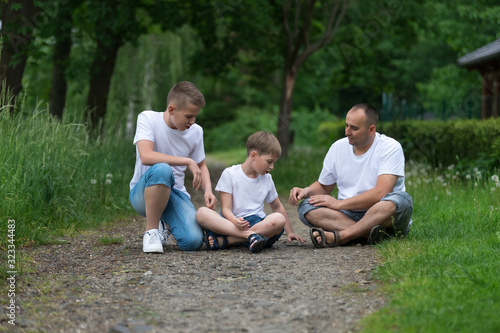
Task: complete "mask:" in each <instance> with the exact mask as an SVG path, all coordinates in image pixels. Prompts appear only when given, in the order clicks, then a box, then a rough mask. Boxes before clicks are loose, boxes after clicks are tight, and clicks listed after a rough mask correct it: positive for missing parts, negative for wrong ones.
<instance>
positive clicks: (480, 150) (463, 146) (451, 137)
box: [378, 119, 500, 170]
mask: <svg viewBox="0 0 500 333" xmlns="http://www.w3.org/2000/svg"><path fill="white" fill-rule="evenodd" d="M378 131H379V132H380V133H385V134H386V135H388V136H391V137H393V138H395V139H397V140H398V141H399V142H400V143H401V144H402V146H403V149H404V151H405V156H406V158H407V159H408V160H414V161H422V162H427V163H430V164H432V165H433V166H450V165H458V166H459V167H460V168H462V169H470V168H472V167H480V168H482V169H489V170H492V169H494V168H498V167H499V166H500V119H487V120H454V121H418V120H411V121H404V122H396V123H382V124H380V126H379V127H378Z"/></svg>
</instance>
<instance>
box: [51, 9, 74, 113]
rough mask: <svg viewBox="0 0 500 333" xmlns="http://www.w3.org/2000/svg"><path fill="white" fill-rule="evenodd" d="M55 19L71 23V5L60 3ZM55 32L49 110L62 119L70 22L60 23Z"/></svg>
mask: <svg viewBox="0 0 500 333" xmlns="http://www.w3.org/2000/svg"><path fill="white" fill-rule="evenodd" d="M57 21H58V22H64V23H68V22H69V23H71V22H72V16H71V7H69V6H68V5H61V6H60V7H59V11H58V13H57ZM60 27H61V28H59V29H58V30H57V32H56V43H55V45H54V55H53V57H52V62H53V67H52V85H51V88H50V102H49V112H50V114H51V115H53V116H54V117H56V118H58V119H62V116H63V111H64V106H65V105H66V91H67V87H68V83H67V81H66V76H65V71H66V68H67V67H68V64H69V55H70V51H71V27H72V24H61V25H60Z"/></svg>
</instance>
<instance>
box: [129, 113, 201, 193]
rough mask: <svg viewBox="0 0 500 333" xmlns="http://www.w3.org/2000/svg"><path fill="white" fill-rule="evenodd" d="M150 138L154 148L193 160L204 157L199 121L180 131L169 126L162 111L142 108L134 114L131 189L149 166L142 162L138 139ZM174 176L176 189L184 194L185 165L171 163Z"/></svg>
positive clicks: (198, 160) (199, 159)
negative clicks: (134, 146)
mask: <svg viewBox="0 0 500 333" xmlns="http://www.w3.org/2000/svg"><path fill="white" fill-rule="evenodd" d="M140 140H149V141H152V142H153V143H154V151H156V152H159V153H163V154H167V155H172V156H179V157H190V158H192V159H193V160H194V161H195V162H196V163H200V162H201V161H203V160H204V159H205V148H204V146H203V129H202V128H201V126H199V125H198V124H193V125H192V126H191V127H190V128H189V129H187V130H184V131H179V130H175V129H172V128H170V127H169V126H168V125H167V124H166V123H165V120H164V119H163V112H155V111H143V112H141V113H140V114H139V116H138V117H137V130H136V133H135V137H134V145H136V160H135V170H134V176H133V178H132V181H131V182H130V189H132V187H134V185H135V184H137V182H138V181H139V179H140V178H141V176H142V175H143V174H144V172H146V170H147V169H149V168H150V166H149V165H144V164H142V162H141V157H140V155H139V151H138V149H137V142H138V141H140ZM171 167H172V170H173V172H174V177H175V186H174V187H175V188H177V189H178V190H180V191H182V192H184V193H186V194H187V196H188V197H190V195H189V193H188V192H187V190H186V187H185V186H184V177H185V174H184V172H185V171H186V168H187V166H185V165H182V166H171Z"/></svg>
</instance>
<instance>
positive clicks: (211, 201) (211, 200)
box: [205, 192, 217, 209]
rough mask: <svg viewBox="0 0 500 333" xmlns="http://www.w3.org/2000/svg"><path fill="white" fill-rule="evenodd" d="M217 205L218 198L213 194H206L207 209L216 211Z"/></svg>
mask: <svg viewBox="0 0 500 333" xmlns="http://www.w3.org/2000/svg"><path fill="white" fill-rule="evenodd" d="M216 203H217V198H216V197H215V195H214V194H213V193H212V192H205V205H206V206H207V208H210V209H215V204H216Z"/></svg>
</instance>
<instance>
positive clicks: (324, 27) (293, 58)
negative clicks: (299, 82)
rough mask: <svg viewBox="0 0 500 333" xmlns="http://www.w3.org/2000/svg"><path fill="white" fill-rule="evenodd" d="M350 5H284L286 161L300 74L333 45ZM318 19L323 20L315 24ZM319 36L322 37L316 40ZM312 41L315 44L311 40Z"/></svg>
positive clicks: (282, 132) (281, 130)
mask: <svg viewBox="0 0 500 333" xmlns="http://www.w3.org/2000/svg"><path fill="white" fill-rule="evenodd" d="M348 4H349V1H348V0H335V1H332V2H330V3H326V1H321V2H317V1H316V0H306V1H292V0H287V1H285V2H284V4H283V11H282V21H283V30H284V33H285V37H286V53H285V54H284V62H285V65H284V67H283V81H282V82H283V84H282V91H281V102H280V111H279V117H278V130H277V138H278V140H279V142H280V144H281V147H282V150H283V153H282V154H283V156H284V157H286V156H287V155H288V150H289V145H290V117H291V112H292V95H293V90H294V88H295V81H296V79H297V74H298V70H299V68H300V67H301V66H302V64H303V63H304V61H306V59H307V58H309V57H310V56H311V55H312V54H313V53H314V52H316V51H317V50H319V49H320V48H322V47H323V46H325V45H327V44H328V43H330V42H331V40H332V39H333V37H334V36H335V33H336V31H337V28H338V27H339V25H340V23H341V22H342V19H343V18H344V15H345V12H346V10H347V7H348ZM325 14H326V15H325ZM317 17H319V18H320V19H319V20H317V21H315V20H314V19H315V18H317ZM318 27H320V28H319V29H318ZM314 30H316V31H314ZM318 33H319V36H318V37H316V38H315V35H318ZM313 38H315V40H311V39H313Z"/></svg>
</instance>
